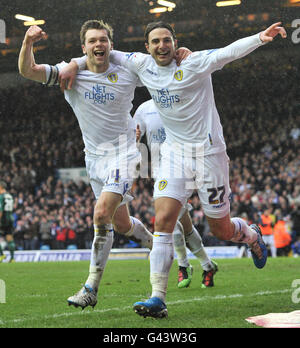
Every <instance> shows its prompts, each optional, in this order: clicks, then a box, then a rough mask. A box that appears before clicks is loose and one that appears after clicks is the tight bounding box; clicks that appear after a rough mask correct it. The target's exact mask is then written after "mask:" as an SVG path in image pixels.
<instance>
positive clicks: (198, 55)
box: [181, 48, 218, 66]
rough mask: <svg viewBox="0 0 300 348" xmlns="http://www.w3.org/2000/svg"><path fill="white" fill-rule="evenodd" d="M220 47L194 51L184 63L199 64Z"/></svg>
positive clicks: (189, 64) (185, 64) (187, 64)
mask: <svg viewBox="0 0 300 348" xmlns="http://www.w3.org/2000/svg"><path fill="white" fill-rule="evenodd" d="M217 50H218V49H217V48H216V49H208V50H202V51H195V52H192V53H191V54H190V55H189V56H188V57H187V58H186V59H184V60H183V61H182V63H181V64H182V65H184V66H191V65H194V64H199V62H201V61H204V60H206V59H207V58H208V57H209V56H211V55H213V53H214V52H216V51H217Z"/></svg>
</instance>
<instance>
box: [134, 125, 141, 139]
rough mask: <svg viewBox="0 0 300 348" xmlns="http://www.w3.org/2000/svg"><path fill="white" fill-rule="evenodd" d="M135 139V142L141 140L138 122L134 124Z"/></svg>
mask: <svg viewBox="0 0 300 348" xmlns="http://www.w3.org/2000/svg"><path fill="white" fill-rule="evenodd" d="M135 139H136V142H137V143H139V142H140V140H141V130H140V125H139V124H137V125H136V131H135Z"/></svg>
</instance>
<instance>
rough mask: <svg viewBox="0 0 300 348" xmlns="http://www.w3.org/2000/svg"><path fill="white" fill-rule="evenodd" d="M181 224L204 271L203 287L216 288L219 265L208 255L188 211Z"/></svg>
mask: <svg viewBox="0 0 300 348" xmlns="http://www.w3.org/2000/svg"><path fill="white" fill-rule="evenodd" d="M180 222H181V223H182V226H183V230H184V236H185V240H186V245H187V247H188V248H189V249H190V251H191V252H192V253H193V254H194V255H195V256H196V257H197V259H198V260H199V262H200V264H201V267H202V269H203V274H202V287H204V288H206V287H212V286H214V280H213V277H214V275H215V274H216V272H217V271H218V265H217V263H216V262H214V261H212V260H211V259H210V257H209V256H208V255H207V253H206V251H205V248H204V245H203V242H202V238H201V236H200V234H199V233H198V231H197V229H196V228H195V226H193V223H192V219H191V217H190V214H189V212H188V210H185V213H184V214H183V215H182V217H181V219H180Z"/></svg>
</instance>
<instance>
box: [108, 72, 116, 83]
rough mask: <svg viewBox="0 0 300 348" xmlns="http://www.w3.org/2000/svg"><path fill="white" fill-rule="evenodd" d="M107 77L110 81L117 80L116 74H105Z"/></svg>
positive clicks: (114, 81)
mask: <svg viewBox="0 0 300 348" xmlns="http://www.w3.org/2000/svg"><path fill="white" fill-rule="evenodd" d="M107 78H108V79H109V81H110V82H112V83H116V82H117V81H118V74H116V73H110V74H108V75H107Z"/></svg>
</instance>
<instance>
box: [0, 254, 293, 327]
mask: <svg viewBox="0 0 300 348" xmlns="http://www.w3.org/2000/svg"><path fill="white" fill-rule="evenodd" d="M216 261H217V263H218V265H219V272H218V273H217V274H216V276H215V286H214V287H213V288H209V289H202V288H201V279H202V277H201V276H202V269H201V267H200V264H199V263H198V262H197V260H191V263H192V265H193V266H194V275H193V281H192V283H191V286H190V287H189V288H187V289H178V288H177V262H176V260H175V262H174V263H173V266H172V269H171V273H170V278H169V287H168V294H167V300H166V303H167V307H168V311H169V317H168V318H167V319H161V320H159V319H153V318H142V317H140V316H138V315H137V314H135V313H134V311H133V309H132V305H133V303H134V302H136V301H139V300H142V299H146V298H148V297H149V295H150V284H149V261H147V260H128V261H118V260H110V261H109V262H108V263H107V267H106V270H105V273H104V276H103V279H102V282H101V287H100V290H99V296H98V304H97V306H96V307H95V308H94V309H92V308H90V307H88V308H86V309H85V310H83V311H82V310H81V308H75V307H73V306H72V307H69V306H68V304H67V298H68V297H69V296H71V295H73V294H74V293H75V292H77V291H78V290H79V289H80V287H81V285H82V284H83V283H84V281H85V280H86V278H87V274H88V268H89V263H88V262H47V263H46V262H40V263H14V264H7V263H2V264H0V279H2V280H3V281H4V282H5V290H6V291H5V293H6V297H5V303H3V300H2V303H0V328H153V329H154V328H182V329H183V328H189V329H191V328H254V327H256V326H255V325H253V324H249V323H248V322H246V320H245V319H246V318H247V317H249V316H255V315H262V314H267V313H282V312H291V311H294V310H299V307H300V304H299V303H295V302H297V301H295V300H293V297H292V294H293V292H295V288H293V287H292V282H293V280H295V279H297V278H300V273H299V263H300V259H297V258H276V259H272V258H269V259H268V262H267V265H266V267H265V268H264V269H262V270H258V269H256V268H255V267H254V265H253V262H252V260H251V259H247V258H244V259H226V260H225V259H221V260H216ZM2 284H3V282H2ZM2 292H3V289H2Z"/></svg>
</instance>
